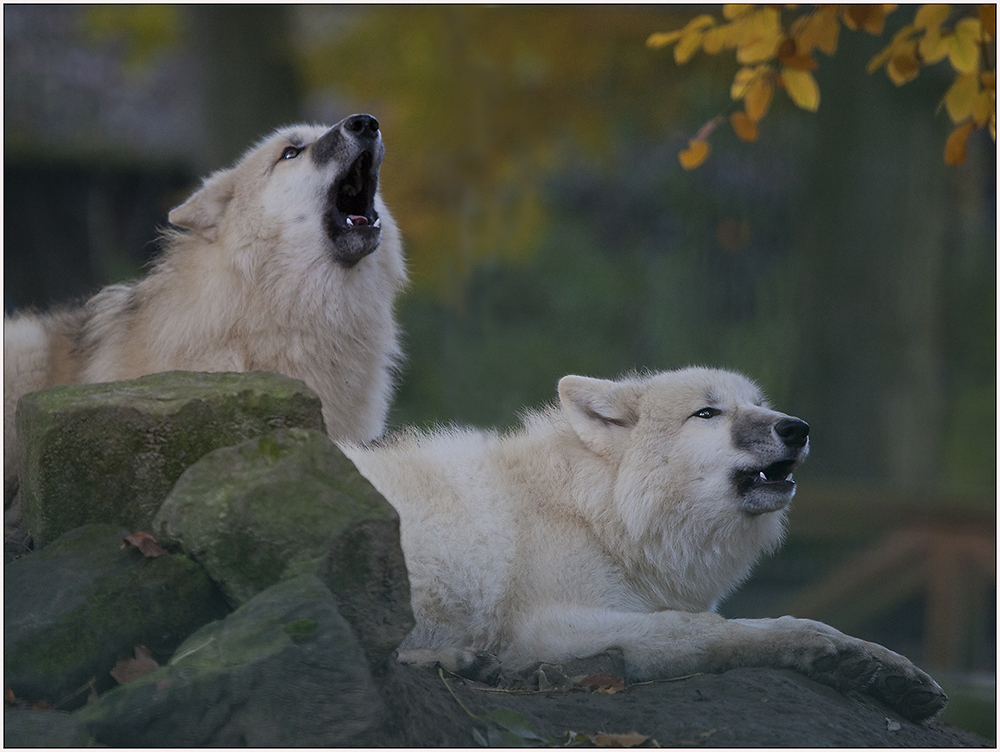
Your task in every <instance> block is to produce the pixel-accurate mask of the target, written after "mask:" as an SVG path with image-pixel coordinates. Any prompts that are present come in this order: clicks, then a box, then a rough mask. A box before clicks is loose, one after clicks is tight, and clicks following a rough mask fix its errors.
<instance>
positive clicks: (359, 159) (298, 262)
mask: <svg viewBox="0 0 1000 752" xmlns="http://www.w3.org/2000/svg"><path fill="white" fill-rule="evenodd" d="M384 153H385V147H384V145H383V143H382V136H381V132H380V130H379V125H378V122H377V121H376V120H375V118H373V117H371V116H370V115H352V116H350V117H348V118H345V119H344V120H342V121H341V122H339V123H337V124H336V125H334V126H333V127H332V128H328V127H326V126H315V125H296V126H292V127H288V128H282V129H281V130H278V131H277V132H275V133H274V134H272V135H271V136H269V137H268V138H266V139H264V140H263V141H262V142H261V143H259V144H258V145H257V146H255V147H253V148H252V149H250V150H249V151H248V152H247V153H246V154H245V155H244V156H243V157H242V158H241V159H240V160H239V162H238V163H237V164H236V165H235V166H234V167H232V168H231V169H227V170H222V171H219V172H217V173H215V174H214V175H212V176H211V177H209V178H208V179H206V180H205V181H204V184H203V186H202V187H201V189H200V190H198V191H197V192H196V193H194V195H192V196H191V197H190V198H189V199H188V200H187V201H186V202H185V203H183V204H182V205H181V206H179V207H177V208H175V209H174V210H173V211H171V212H170V216H169V219H170V222H171V223H172V224H173V225H175V226H176V227H178V228H181V229H180V230H174V231H171V232H169V233H168V234H167V235H166V244H165V245H166V247H165V249H164V252H163V254H162V256H161V257H160V259H159V261H158V262H157V263H156V265H155V267H154V268H153V270H152V272H151V273H150V274H149V275H148V276H147V277H146V278H145V279H143V280H141V281H139V282H137V283H135V284H131V285H113V286H111V287H107V288H105V289H104V290H102V291H101V292H99V293H98V294H97V295H96V296H95V297H93V298H91V299H90V300H88V301H87V302H86V303H84V304H83V305H82V306H79V307H76V308H67V309H62V310H58V311H54V312H52V313H48V314H22V315H18V316H16V317H14V318H12V319H6V318H5V319H4V465H5V485H10V484H11V483H12V481H13V478H12V475H13V472H16V468H15V467H14V466H15V464H16V463H15V462H14V461H13V457H14V421H13V418H14V408H15V406H16V404H17V400H18V399H20V397H21V396H23V395H24V394H25V393H27V392H30V391H35V390H37V389H42V388H44V387H47V386H52V385H55V384H73V383H88V382H100V381H117V380H122V379H131V378H135V377H138V376H142V375H144V374H148V373H155V372H158V371H169V370H190V371H250V370H267V371H276V372H278V373H283V374H285V375H288V376H292V377H295V378H298V379H301V380H302V381H304V382H305V383H306V384H307V385H309V386H310V387H311V388H312V389H313V390H314V391H315V392H316V393H317V394H318V395H319V397H320V400H321V401H322V403H323V418H324V421H325V423H326V427H327V431H328V432H329V433H330V435H331V436H332V437H334V438H347V439H357V440H362V441H364V440H368V439H372V438H374V437H376V436H378V435H380V434H381V433H382V431H383V429H384V424H385V417H386V413H387V411H388V408H389V401H390V399H391V394H392V387H393V373H392V371H393V369H394V367H395V365H396V363H397V361H398V359H399V357H400V350H399V345H398V343H397V333H396V325H395V323H394V320H393V301H394V299H395V297H396V294H397V293H398V292H399V291H400V289H401V288H402V286H403V285H404V283H405V282H406V272H405V269H404V263H403V255H402V245H401V241H400V237H399V231H398V230H397V228H396V225H395V223H394V222H393V219H392V217H391V216H390V214H389V212H388V210H387V209H386V207H385V205H384V203H383V202H382V198H381V195H380V193H379V185H378V177H379V167H380V165H381V164H382V158H383V155H384Z"/></svg>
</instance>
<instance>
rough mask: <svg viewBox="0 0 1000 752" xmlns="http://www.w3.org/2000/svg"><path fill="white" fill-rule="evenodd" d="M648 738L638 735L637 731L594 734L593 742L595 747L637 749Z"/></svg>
mask: <svg viewBox="0 0 1000 752" xmlns="http://www.w3.org/2000/svg"><path fill="white" fill-rule="evenodd" d="M648 738H649V737H648V736H645V735H644V734H640V733H639V732H638V731H629V732H628V733H627V734H594V738H593V742H594V746H597V747H619V748H630V747H638V746H639V745H640V744H642V743H643V742H645V741H646V740H647V739H648Z"/></svg>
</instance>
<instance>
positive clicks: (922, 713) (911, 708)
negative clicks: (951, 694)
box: [865, 658, 948, 721]
mask: <svg viewBox="0 0 1000 752" xmlns="http://www.w3.org/2000/svg"><path fill="white" fill-rule="evenodd" d="M902 660H904V661H906V659H905V658H902ZM865 692H866V693H867V694H870V695H872V696H873V697H877V698H878V699H879V700H881V701H882V702H884V703H885V704H886V705H888V706H889V707H890V708H892V709H893V710H895V711H896V712H897V713H899V714H900V715H901V716H903V717H904V718H907V719H909V720H911V721H923V720H926V719H928V718H933V717H934V716H936V715H937V714H938V713H940V712H941V711H942V710H944V706H945V705H947V704H948V696H947V695H946V694H945V693H944V692H943V691H942V690H941V687H939V686H938V684H937V682H936V681H934V680H933V679H932V678H931V677H930V676H928V675H927V674H925V673H924V672H923V671H921V670H920V669H919V668H917V667H916V666H914V665H913V664H911V663H910V662H909V661H906V666H900V665H898V664H896V665H886V664H882V665H881V666H879V671H877V672H876V674H875V676H874V677H873V678H872V680H871V683H870V685H869V687H868V688H867V689H866V690H865Z"/></svg>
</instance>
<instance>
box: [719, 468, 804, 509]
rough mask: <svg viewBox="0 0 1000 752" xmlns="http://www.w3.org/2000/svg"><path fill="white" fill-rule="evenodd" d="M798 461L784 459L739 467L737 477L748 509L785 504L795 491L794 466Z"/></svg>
mask: <svg viewBox="0 0 1000 752" xmlns="http://www.w3.org/2000/svg"><path fill="white" fill-rule="evenodd" d="M796 464H797V463H796V461H795V460H781V461H780V462H772V463H771V464H770V465H767V466H765V467H758V468H747V469H742V470H736V471H735V472H734V473H733V480H734V482H735V484H736V492H737V493H738V494H739V495H740V497H742V499H743V506H744V509H745V510H746V511H747V512H749V513H750V514H761V513H763V512H774V511H777V510H778V509H782V508H784V507H785V506H786V505H787V504H788V502H789V501H790V500H791V498H792V494H793V493H794V492H795V481H794V480H792V470H794V469H795V466H796Z"/></svg>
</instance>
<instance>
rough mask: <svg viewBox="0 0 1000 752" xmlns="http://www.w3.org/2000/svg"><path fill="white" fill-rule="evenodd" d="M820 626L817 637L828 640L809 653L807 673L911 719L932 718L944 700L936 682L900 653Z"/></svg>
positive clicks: (944, 696) (943, 704) (945, 699)
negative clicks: (822, 645)
mask: <svg viewBox="0 0 1000 752" xmlns="http://www.w3.org/2000/svg"><path fill="white" fill-rule="evenodd" d="M823 627H825V628H826V629H825V630H823V631H822V633H821V634H822V637H820V641H826V640H829V643H828V647H827V649H826V650H817V651H815V652H813V653H812V654H811V655H810V660H809V665H808V669H807V670H806V674H808V675H809V676H811V677H813V678H814V679H816V680H818V681H820V682H822V683H824V684H829V685H832V686H835V687H837V688H839V689H843V690H853V691H857V692H861V693H863V694H866V695H871V696H872V697H875V698H876V699H878V700H880V701H882V702H884V703H885V704H886V705H888V706H889V707H890V708H892V709H893V710H895V711H896V712H897V713H899V714H900V715H901V716H903V717H904V718H906V719H908V720H911V721H923V720H926V719H928V718H932V717H933V716H935V715H937V714H938V713H939V712H941V710H943V709H944V706H945V705H946V704H947V703H948V696H947V695H945V693H944V692H943V691H942V690H941V687H939V686H938V685H937V682H935V681H934V680H933V679H932V678H931V677H930V676H928V675H927V674H926V673H924V672H923V671H921V670H920V669H919V668H917V667H916V666H914V665H913V664H912V663H911V662H910V661H909V660H907V659H906V658H904V657H903V656H901V655H899V654H898V653H894V652H892V651H891V650H888V649H886V648H884V647H882V646H881V645H876V644H875V643H872V642H865V641H864V640H858V639H855V638H853V637H848V636H847V635H843V634H840V633H837V632H835V631H834V630H832V629H831V628H830V627H826V625H823ZM826 630H829V632H827V631H826ZM817 631H819V630H817ZM831 633H832V634H831ZM816 636H817V637H819V635H816Z"/></svg>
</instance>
